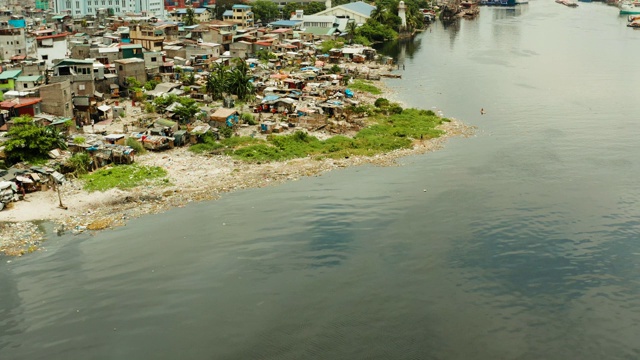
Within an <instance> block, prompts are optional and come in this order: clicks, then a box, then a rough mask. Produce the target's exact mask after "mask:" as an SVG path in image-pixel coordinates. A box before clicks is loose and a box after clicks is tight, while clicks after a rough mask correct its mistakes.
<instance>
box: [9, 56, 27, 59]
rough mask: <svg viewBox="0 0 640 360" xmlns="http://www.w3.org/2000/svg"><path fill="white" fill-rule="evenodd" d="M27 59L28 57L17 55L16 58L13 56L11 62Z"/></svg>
mask: <svg viewBox="0 0 640 360" xmlns="http://www.w3.org/2000/svg"><path fill="white" fill-rule="evenodd" d="M26 58H27V55H16V56H12V57H11V60H24V59H26Z"/></svg>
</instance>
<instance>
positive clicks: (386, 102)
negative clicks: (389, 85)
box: [373, 98, 389, 108]
mask: <svg viewBox="0 0 640 360" xmlns="http://www.w3.org/2000/svg"><path fill="white" fill-rule="evenodd" d="M373 105H374V106H375V107H377V108H382V107H387V106H389V100H387V99H385V98H377V99H376V101H375V102H374V103H373Z"/></svg>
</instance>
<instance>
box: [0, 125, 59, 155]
mask: <svg viewBox="0 0 640 360" xmlns="http://www.w3.org/2000/svg"><path fill="white" fill-rule="evenodd" d="M7 137H8V138H9V140H7V141H6V142H5V143H4V146H5V149H4V151H5V154H6V156H7V160H8V161H9V162H11V163H15V162H20V161H26V162H31V163H34V162H35V163H37V162H40V161H43V160H46V159H47V158H48V154H49V151H51V150H53V149H56V148H61V149H66V148H67V143H66V138H65V136H64V135H63V134H62V133H61V132H60V131H58V129H56V128H55V127H52V126H41V125H39V124H36V123H34V122H33V119H32V118H31V117H30V116H22V117H17V118H14V119H13V126H12V127H11V129H10V130H9V131H8V132H7Z"/></svg>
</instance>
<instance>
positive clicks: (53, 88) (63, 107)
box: [39, 80, 73, 117]
mask: <svg viewBox="0 0 640 360" xmlns="http://www.w3.org/2000/svg"><path fill="white" fill-rule="evenodd" d="M39 90H40V97H41V98H42V103H41V105H40V106H41V109H42V112H45V113H49V114H53V115H58V116H65V117H67V116H68V117H72V116H73V104H72V102H71V92H72V89H71V82H70V81H69V80H65V81H61V82H58V83H53V84H49V85H43V86H40V88H39Z"/></svg>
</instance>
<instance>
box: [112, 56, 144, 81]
mask: <svg viewBox="0 0 640 360" xmlns="http://www.w3.org/2000/svg"><path fill="white" fill-rule="evenodd" d="M115 64H116V71H117V72H118V85H120V86H122V87H127V86H128V84H127V82H126V80H127V78H129V77H134V78H135V79H136V80H138V81H139V82H140V83H141V84H144V83H146V82H147V72H146V71H145V68H144V60H142V59H138V58H130V59H120V60H116V61H115Z"/></svg>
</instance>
